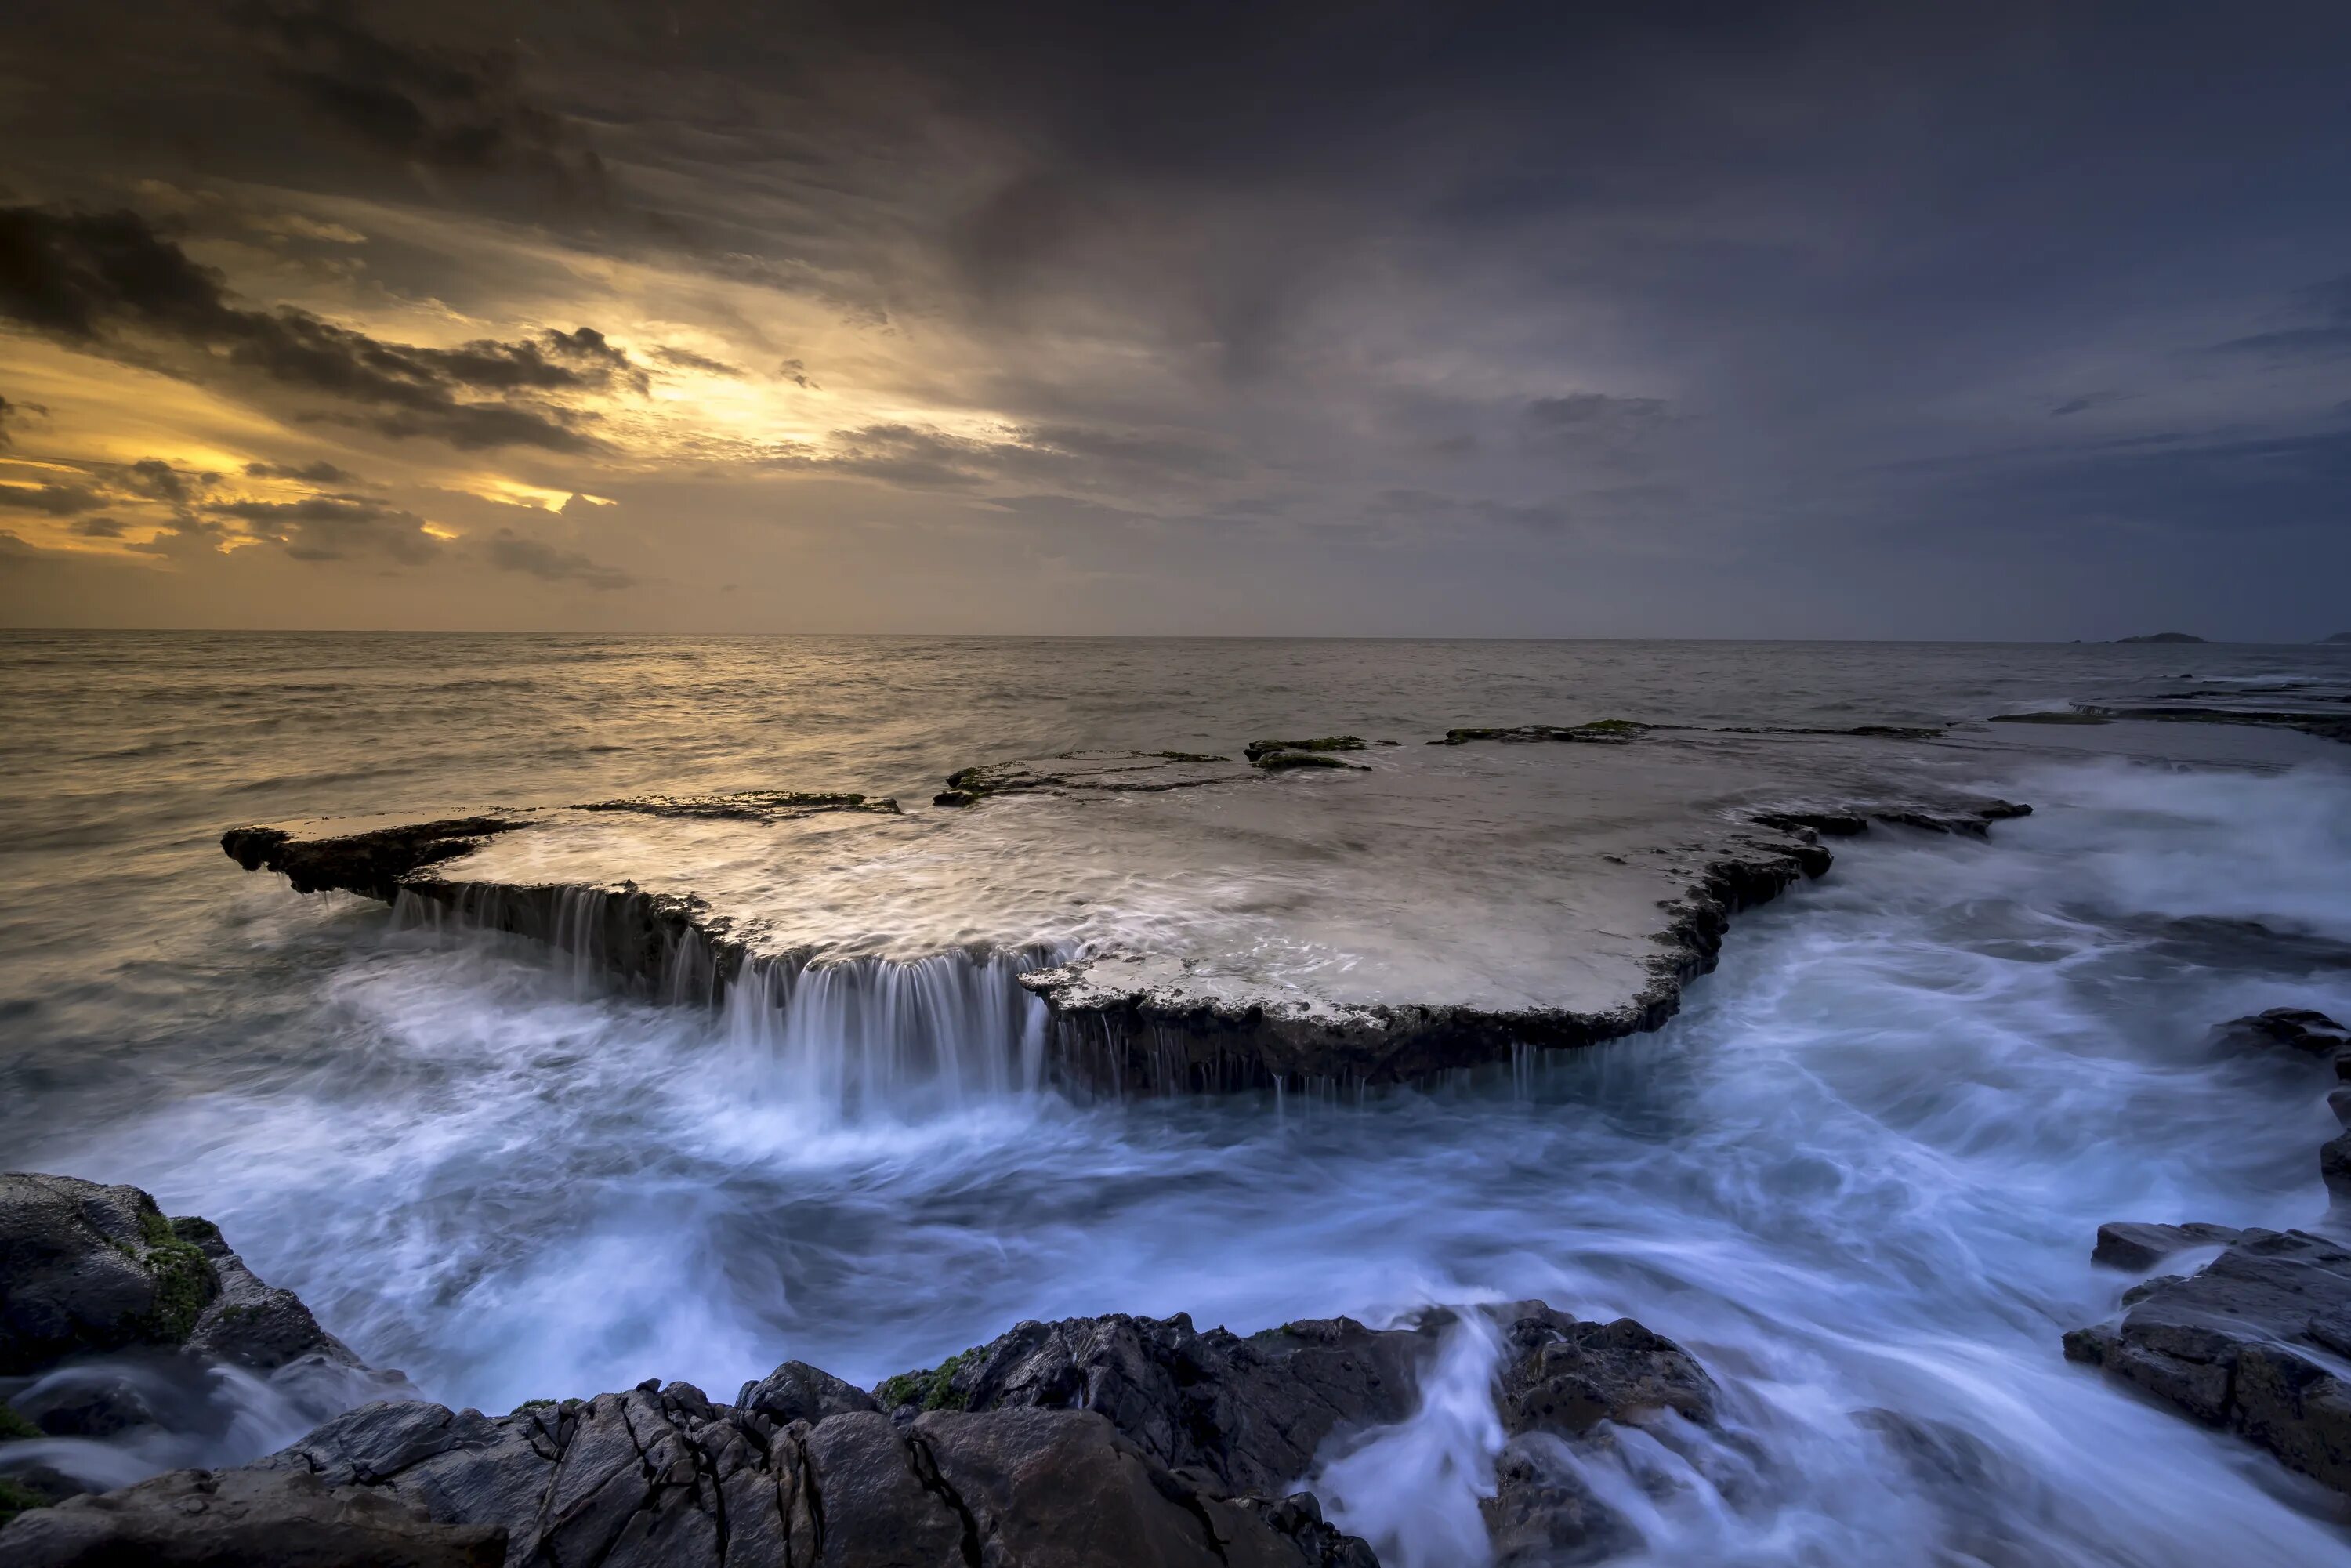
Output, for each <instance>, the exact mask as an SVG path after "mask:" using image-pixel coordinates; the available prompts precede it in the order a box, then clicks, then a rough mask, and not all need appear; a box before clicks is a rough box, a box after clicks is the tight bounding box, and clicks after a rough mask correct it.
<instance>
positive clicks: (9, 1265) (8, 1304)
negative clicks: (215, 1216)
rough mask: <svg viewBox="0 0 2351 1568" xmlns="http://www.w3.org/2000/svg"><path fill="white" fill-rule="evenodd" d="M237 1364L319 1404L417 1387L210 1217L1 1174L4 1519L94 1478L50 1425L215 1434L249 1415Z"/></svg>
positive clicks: (146, 1506)
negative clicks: (343, 1334) (231, 1390)
mask: <svg viewBox="0 0 2351 1568" xmlns="http://www.w3.org/2000/svg"><path fill="white" fill-rule="evenodd" d="M239 1378H243V1379H248V1380H249V1379H255V1378H257V1379H260V1380H262V1381H264V1382H266V1383H268V1384H270V1385H272V1386H273V1388H274V1389H275V1391H276V1395H277V1396H278V1397H281V1398H283V1399H285V1400H286V1401H287V1402H288V1403H289V1404H290V1405H291V1406H293V1407H294V1408H296V1409H298V1410H299V1409H307V1410H308V1411H309V1412H310V1413H311V1415H312V1417H313V1418H315V1417H316V1416H318V1415H320V1414H324V1413H325V1412H326V1411H329V1410H334V1409H338V1408H340V1407H342V1406H346V1405H348V1404H350V1402H351V1400H353V1399H354V1398H366V1397H371V1396H376V1397H381V1396H384V1395H387V1394H392V1395H397V1394H403V1393H406V1392H408V1391H409V1390H408V1385H407V1382H406V1380H405V1379H403V1378H402V1377H401V1375H399V1374H397V1373H376V1372H371V1371H369V1370H368V1369H367V1368H365V1367H363V1366H362V1365H361V1364H360V1361H359V1358H358V1357H357V1356H355V1355H353V1354H351V1352H350V1349H349V1347H347V1346H346V1345H344V1344H343V1343H342V1342H341V1341H340V1340H338V1339H336V1338H335V1336H334V1335H332V1334H330V1333H327V1331H326V1330H325V1329H323V1328H321V1327H320V1326H319V1322H318V1320H317V1319H316V1318H314V1317H313V1316H312V1315H311V1313H310V1311H309V1309H308V1307H306V1306H304V1305H303V1303H302V1301H300V1300H299V1299H298V1297H296V1296H295V1294H294V1293H293V1292H292V1291H284V1290H277V1289H274V1288H272V1287H271V1286H269V1285H267V1284H266V1283H264V1282H263V1281H261V1280H260V1279H258V1278H256V1276H255V1274H254V1273H253V1271H252V1270H250V1269H248V1268H246V1265H245V1261H244V1260H243V1259H241V1258H239V1257H238V1256H237V1255H236V1254H235V1252H233V1251H231V1250H230V1249H229V1248H228V1245H227V1243H226V1242H225V1240H224V1239H222V1237H221V1234H220V1231H219V1229H218V1228H216V1227H215V1226H214V1225H213V1224H212V1222H211V1221H209V1220H205V1219H199V1218H193V1217H183V1218H166V1217H165V1216H164V1214H163V1213H162V1209H161V1208H159V1207H157V1206H156V1203H155V1200H154V1199H153V1198H152V1197H150V1196H148V1195H147V1194H146V1193H144V1192H142V1191H141V1190H140V1189H139V1188H137V1187H134V1186H101V1185H99V1183H96V1182H89V1181H82V1180H79V1179H78V1178H76V1177H72V1176H44V1175H37V1174H33V1173H10V1174H7V1175H0V1399H5V1403H0V1523H5V1521H7V1519H8V1518H9V1517H10V1516H12V1515H14V1514H16V1513H18V1512H20V1511H37V1510H39V1509H41V1508H43V1507H45V1506H47V1505H49V1504H55V1503H58V1502H62V1501H63V1500H66V1499H68V1498H70V1497H73V1496H76V1495H78V1494H80V1493H83V1492H86V1491H88V1490H89V1487H88V1486H86V1485H85V1484H84V1483H83V1481H82V1480H80V1479H76V1477H75V1476H74V1475H72V1474H68V1473H67V1469H70V1468H71V1461H68V1460H67V1459H64V1458H57V1457H55V1453H54V1451H53V1450H54V1446H52V1448H51V1449H43V1448H37V1447H35V1446H34V1444H35V1443H36V1442H37V1440H38V1439H43V1438H96V1439H105V1438H111V1437H118V1436H120V1435H122V1434H126V1433H132V1432H134V1431H137V1430H139V1429H148V1430H151V1431H152V1430H161V1431H166V1432H177V1433H189V1434H197V1433H212V1434H214V1435H218V1434H220V1433H222V1432H224V1431H225V1429H226V1428H227V1427H229V1426H230V1425H231V1424H233V1423H234V1422H235V1419H236V1408H235V1405H234V1404H233V1403H231V1404H228V1405H223V1404H222V1403H220V1398H219V1396H220V1392H221V1388H222V1386H223V1380H224V1379H239ZM19 1444H23V1445H25V1446H24V1447H22V1448H19V1447H17V1445H19ZM28 1456H31V1457H28ZM60 1466H64V1467H67V1469H60V1468H59V1467H60ZM179 1506H180V1502H178V1501H167V1502H159V1501H155V1500H153V1499H152V1498H150V1499H149V1500H146V1501H140V1502H137V1503H136V1504H135V1510H136V1511H140V1512H139V1517H140V1518H141V1519H148V1518H150V1516H151V1515H152V1514H153V1513H154V1512H155V1511H156V1510H158V1509H162V1510H166V1511H168V1510H169V1509H172V1508H176V1507H179ZM151 1522H152V1520H151ZM124 1528H125V1529H126V1530H130V1531H131V1535H130V1536H126V1537H125V1539H126V1540H127V1539H132V1538H134V1537H136V1536H137V1533H138V1530H139V1529H144V1528H146V1526H144V1525H141V1526H138V1527H137V1528H136V1529H134V1528H132V1526H131V1525H130V1524H126V1525H125V1526H124ZM12 1543H13V1538H12ZM126 1550H127V1549H126ZM126 1560H128V1559H126ZM138 1560H140V1561H147V1560H150V1559H148V1558H144V1557H141V1558H139V1559H138ZM152 1560H153V1561H158V1562H177V1561H180V1560H181V1559H179V1558H172V1557H168V1556H165V1557H155V1558H153V1559H152ZM190 1560H191V1561H193V1560H194V1559H190ZM214 1560H225V1559H214ZM8 1561H10V1562H12V1563H13V1562H14V1561H16V1559H14V1558H9V1559H8Z"/></svg>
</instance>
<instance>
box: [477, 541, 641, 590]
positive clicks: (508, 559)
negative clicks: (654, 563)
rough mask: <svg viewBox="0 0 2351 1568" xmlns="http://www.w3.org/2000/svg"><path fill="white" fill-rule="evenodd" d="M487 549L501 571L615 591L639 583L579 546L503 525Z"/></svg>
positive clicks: (547, 580) (487, 544)
mask: <svg viewBox="0 0 2351 1568" xmlns="http://www.w3.org/2000/svg"><path fill="white" fill-rule="evenodd" d="M485 549H486V554H487V556H488V558H489V562H490V564H491V565H492V566H494V567H496V568H497V569H498V570H501V571H518V572H523V573H527V574H528V575H529V576H531V577H536V578H538V579H539V580H542V581H546V582H576V583H578V584H580V586H581V587H583V588H593V589H597V590H600V591H605V592H614V591H619V590H621V589H623V588H632V587H634V586H635V585H636V579H635V578H633V577H632V576H630V575H629V574H628V573H627V572H625V571H622V570H618V569H617V568H613V567H609V566H605V565H602V564H601V563H600V562H598V561H595V560H592V559H590V558H589V557H588V556H586V555H584V554H582V553H580V551H578V550H561V549H556V548H555V547H554V546H553V545H550V544H548V543H546V542H544V541H543V540H539V539H534V538H527V537H525V536H524V535H521V534H518V533H516V532H515V531H514V530H513V529H512V528H500V529H499V530H498V531H497V532H496V533H495V534H493V535H492V536H490V538H489V540H488V541H487V543H486V547H485Z"/></svg>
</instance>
